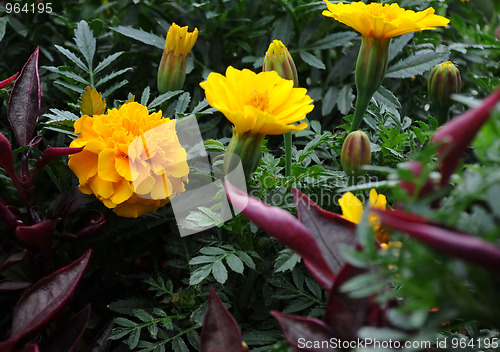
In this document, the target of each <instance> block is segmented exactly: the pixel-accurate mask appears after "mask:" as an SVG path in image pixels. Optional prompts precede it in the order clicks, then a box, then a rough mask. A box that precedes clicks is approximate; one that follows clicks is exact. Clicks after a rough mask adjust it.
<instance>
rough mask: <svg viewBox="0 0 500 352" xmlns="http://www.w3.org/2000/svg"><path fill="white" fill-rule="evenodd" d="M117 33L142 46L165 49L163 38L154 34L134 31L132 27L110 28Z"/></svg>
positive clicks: (140, 30)
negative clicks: (136, 41) (142, 44)
mask: <svg viewBox="0 0 500 352" xmlns="http://www.w3.org/2000/svg"><path fill="white" fill-rule="evenodd" d="M111 29H112V30H113V31H115V32H117V33H120V34H123V35H124V36H126V37H129V38H132V39H135V40H138V41H140V42H143V43H144V44H148V45H152V46H154V47H156V48H159V49H163V48H164V47H165V38H164V37H160V36H158V35H156V34H153V33H149V32H146V31H144V30H142V29H135V28H132V27H124V26H118V27H111Z"/></svg>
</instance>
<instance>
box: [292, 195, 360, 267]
mask: <svg viewBox="0 0 500 352" xmlns="http://www.w3.org/2000/svg"><path fill="white" fill-rule="evenodd" d="M292 192H293V196H294V198H295V203H296V204H297V213H298V216H299V220H300V222H302V223H303V224H304V225H305V226H306V227H307V228H308V229H309V231H310V232H311V234H312V235H313V236H314V238H315V239H316V243H317V244H318V245H319V248H320V250H321V253H322V255H323V257H324V258H325V259H326V261H327V262H328V265H329V267H330V269H331V271H332V272H333V273H335V274H337V273H338V272H339V270H340V269H341V268H342V267H343V266H344V264H345V259H344V258H343V256H342V254H341V251H342V245H343V244H345V245H347V246H349V247H355V245H356V243H357V239H356V234H355V232H356V224H354V223H353V222H351V221H349V220H346V219H344V218H343V217H342V216H340V215H337V214H334V213H331V212H329V211H326V210H323V209H321V208H320V207H319V206H318V205H317V204H316V203H314V202H313V201H312V200H311V199H309V198H308V197H307V196H305V195H304V194H302V193H300V192H299V191H298V190H296V189H294V188H292Z"/></svg>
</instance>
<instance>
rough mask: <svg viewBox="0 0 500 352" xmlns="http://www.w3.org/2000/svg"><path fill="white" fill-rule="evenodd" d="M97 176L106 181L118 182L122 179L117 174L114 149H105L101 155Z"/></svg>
mask: <svg viewBox="0 0 500 352" xmlns="http://www.w3.org/2000/svg"><path fill="white" fill-rule="evenodd" d="M97 174H98V175H99V177H100V178H101V179H103V180H104V181H110V182H118V181H120V180H121V179H122V177H121V176H120V175H119V174H118V172H116V168H115V151H114V150H113V149H104V150H103V151H101V152H100V153H99V158H98V161H97Z"/></svg>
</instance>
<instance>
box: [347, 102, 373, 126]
mask: <svg viewBox="0 0 500 352" xmlns="http://www.w3.org/2000/svg"><path fill="white" fill-rule="evenodd" d="M371 98H372V97H371V96H367V95H364V94H359V95H358V96H357V98H356V107H355V109H354V118H353V119H352V123H351V132H354V131H357V130H358V129H359V126H360V125H361V122H362V121H363V117H364V116H365V112H366V109H367V108H368V104H370V100H371Z"/></svg>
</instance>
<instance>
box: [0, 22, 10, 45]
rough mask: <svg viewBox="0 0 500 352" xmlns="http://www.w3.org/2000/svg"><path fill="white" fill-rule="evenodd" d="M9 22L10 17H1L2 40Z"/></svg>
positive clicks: (0, 37)
mask: <svg viewBox="0 0 500 352" xmlns="http://www.w3.org/2000/svg"><path fill="white" fill-rule="evenodd" d="M7 22H8V17H7V16H5V17H0V42H1V41H2V39H3V37H4V35H5V28H6V26H7Z"/></svg>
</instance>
